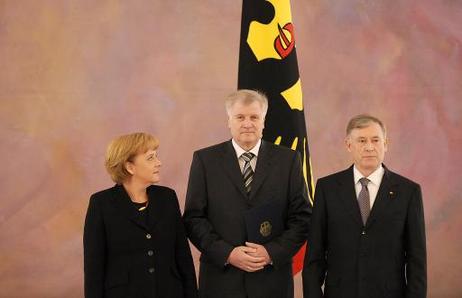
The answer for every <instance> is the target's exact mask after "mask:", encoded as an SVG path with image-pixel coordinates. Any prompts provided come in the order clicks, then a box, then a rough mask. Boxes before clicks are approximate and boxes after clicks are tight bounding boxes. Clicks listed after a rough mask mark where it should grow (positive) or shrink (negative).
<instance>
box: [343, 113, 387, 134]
mask: <svg viewBox="0 0 462 298" xmlns="http://www.w3.org/2000/svg"><path fill="white" fill-rule="evenodd" d="M371 122H372V123H377V124H378V125H379V126H380V128H381V129H382V132H383V136H386V135H387V129H386V127H385V125H384V124H383V122H382V121H381V120H380V119H379V118H377V117H374V116H371V115H368V114H360V115H356V116H354V117H353V118H351V119H350V121H349V122H348V125H347V128H346V135H347V136H349V135H350V133H351V131H352V130H353V129H355V128H365V127H368V126H369V125H370V124H371Z"/></svg>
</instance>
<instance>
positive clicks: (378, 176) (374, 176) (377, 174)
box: [353, 164, 385, 186]
mask: <svg viewBox="0 0 462 298" xmlns="http://www.w3.org/2000/svg"><path fill="white" fill-rule="evenodd" d="M384 173H385V169H384V168H383V166H382V164H380V166H379V167H378V168H377V169H376V170H375V171H374V172H372V173H371V174H370V175H369V176H367V177H365V178H367V179H369V180H370V181H371V183H373V184H374V185H377V186H379V185H380V182H382V177H383V174H384ZM353 175H354V179H355V185H356V184H357V183H359V179H361V178H363V177H364V176H363V174H361V172H360V171H359V170H358V169H357V168H356V166H353Z"/></svg>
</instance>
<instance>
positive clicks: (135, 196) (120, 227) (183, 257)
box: [83, 133, 197, 298]
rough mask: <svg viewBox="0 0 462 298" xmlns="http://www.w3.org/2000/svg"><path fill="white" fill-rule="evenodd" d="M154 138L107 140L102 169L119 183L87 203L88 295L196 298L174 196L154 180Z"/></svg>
mask: <svg viewBox="0 0 462 298" xmlns="http://www.w3.org/2000/svg"><path fill="white" fill-rule="evenodd" d="M158 145H159V142H158V140H157V139H156V138H155V137H153V136H151V135H149V134H146V133H134V134H129V135H124V136H121V137H119V138H117V139H115V140H113V141H112V142H111V144H110V145H109V147H108V149H107V152H106V160H105V166H106V169H107V171H108V173H109V175H110V176H111V178H112V180H113V181H114V182H115V183H116V185H115V186H114V187H112V188H109V189H106V190H103V191H100V192H98V193H95V194H93V195H92V196H91V198H90V203H89V206H88V211H87V216H86V219H85V228H84V236H83V245H84V271H85V297H86V298H103V297H105V298H117V297H120V298H122V297H124V298H125V297H130V298H154V297H156V298H157V297H174V298H177V297H197V287H196V276H195V271H194V264H193V261H192V257H191V251H190V248H189V244H188V242H187V240H186V236H185V232H184V229H183V223H182V220H181V215H180V209H179V205H178V200H177V197H176V194H175V192H174V191H173V190H172V189H170V188H167V187H163V186H157V185H152V184H154V183H157V182H159V170H160V167H161V162H160V160H159V159H158V157H157V148H158Z"/></svg>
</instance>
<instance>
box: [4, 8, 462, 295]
mask: <svg viewBox="0 0 462 298" xmlns="http://www.w3.org/2000/svg"><path fill="white" fill-rule="evenodd" d="M292 10H293V19H294V22H295V26H296V38H297V52H298V55H299V65H300V75H301V79H302V86H303V92H304V98H305V99H304V100H305V107H306V111H305V113H306V117H307V123H308V135H309V137H310V148H311V151H312V158H313V160H312V161H313V166H314V176H315V178H317V177H321V176H323V175H326V174H328V173H331V172H333V171H337V170H339V169H343V168H345V167H347V166H348V165H349V159H348V155H347V154H346V153H345V150H344V149H343V143H342V142H343V135H344V132H343V131H344V126H345V123H346V121H347V120H348V118H349V117H350V116H352V115H354V114H357V113H359V112H370V113H373V114H375V115H378V116H379V117H381V118H383V119H384V120H385V121H386V122H387V123H388V127H389V131H390V133H389V136H390V138H391V145H390V150H389V153H388V155H387V157H386V164H387V165H388V166H389V167H390V168H392V169H394V170H396V171H398V172H401V173H402V174H404V175H407V176H409V177H410V178H412V179H413V180H415V181H417V182H419V183H421V185H422V188H423V193H424V204H425V215H426V223H427V238H428V262H429V264H428V265H429V297H436V298H439V297H461V296H462V285H461V284H460V277H459V278H456V275H459V276H460V272H462V257H461V254H460V252H461V251H462V238H461V237H460V231H461V229H462V217H459V216H458V215H459V214H461V213H462V202H461V193H462V183H461V182H460V181H461V178H462V175H461V174H460V173H459V170H460V169H461V167H462V156H461V154H460V148H461V147H462V134H461V132H460V131H461V129H462V123H461V122H462V104H461V103H460V100H461V98H462V82H461V75H462V53H461V42H462V21H461V20H462V3H461V2H460V1H449V0H446V1H432V0H420V1H417V0H407V1H406V0H399V1H398V0H396V1H387V0H376V1H364V0H351V1H332V0H323V1H322V0H318V1H306V0H305V1H302V0H292ZM240 13H241V2H240V1H213V0H205V1H192V0H190V1H147V0H146V1H141V0H140V1H115V0H113V1H109V0H107V1H90V0H86V1H58V0H56V1H51V0H48V1H27V0H19V1H18V0H16V1H13V0H1V1H0V134H1V136H2V142H1V146H0V156H1V159H2V178H1V179H0V289H1V291H0V297H8V298H10V297H11V298H13V297H21V298H22V297H37V298H39V297H40V298H41V297H43V298H52V297H57V298H60V297H70V298H72V297H82V295H83V289H82V288H83V284H82V277H83V272H82V224H83V218H84V215H85V211H86V207H87V204H88V198H89V195H90V194H91V193H93V192H95V191H97V190H100V189H102V188H106V187H109V186H111V185H112V183H111V181H110V180H109V178H108V177H107V175H106V173H105V171H104V168H103V165H102V163H103V154H104V151H105V146H106V144H107V143H108V142H109V140H110V139H112V138H113V137H114V136H117V135H119V134H122V133H127V132H133V131H148V132H151V133H154V134H156V135H157V136H159V137H160V139H161V147H160V157H161V158H162V161H163V181H162V184H164V185H168V186H171V187H173V188H175V189H176V190H177V192H178V194H179V198H180V200H181V201H182V203H181V204H183V201H184V195H185V191H186V182H187V176H188V170H189V165H190V162H191V157H192V152H193V150H195V149H197V148H200V147H203V146H206V145H209V144H213V143H217V142H219V141H222V140H224V139H226V138H228V131H227V129H226V119H225V113H224V108H223V103H222V98H223V97H224V96H225V95H226V94H227V93H228V92H229V91H231V90H233V89H234V88H235V86H236V82H237V59H238V58H237V57H238V50H239V49H238V42H239V32H240V28H239V27H240ZM196 256H197V255H196ZM297 286H298V288H297V291H298V293H300V289H299V286H300V284H299V277H297ZM298 297H301V296H300V294H299V295H298Z"/></svg>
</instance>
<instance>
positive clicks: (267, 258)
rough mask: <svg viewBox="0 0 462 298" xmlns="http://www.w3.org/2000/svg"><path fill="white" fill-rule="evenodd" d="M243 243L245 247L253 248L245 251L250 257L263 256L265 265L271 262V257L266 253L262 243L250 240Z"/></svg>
mask: <svg viewBox="0 0 462 298" xmlns="http://www.w3.org/2000/svg"><path fill="white" fill-rule="evenodd" d="M245 245H246V246H245V247H248V248H253V249H255V251H254V252H248V253H247V254H248V255H250V256H252V257H257V258H263V261H264V263H265V265H268V264H271V263H272V261H271V258H270V256H269V254H268V251H266V248H265V247H264V246H263V245H260V244H256V243H252V242H246V243H245Z"/></svg>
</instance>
